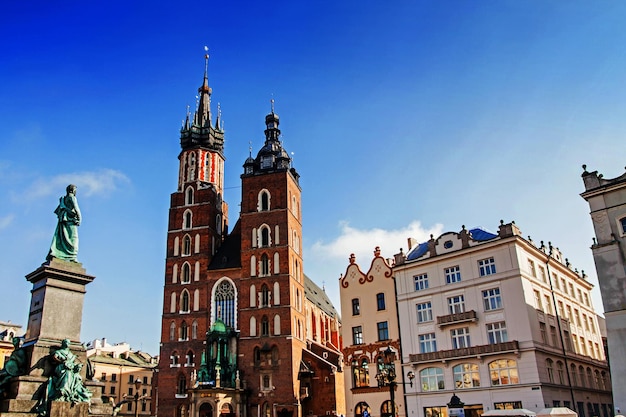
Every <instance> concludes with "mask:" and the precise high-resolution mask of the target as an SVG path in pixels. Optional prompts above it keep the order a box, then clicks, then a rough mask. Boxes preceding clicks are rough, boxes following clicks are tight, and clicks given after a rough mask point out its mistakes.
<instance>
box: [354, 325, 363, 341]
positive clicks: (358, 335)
mask: <svg viewBox="0 0 626 417" xmlns="http://www.w3.org/2000/svg"><path fill="white" fill-rule="evenodd" d="M352 344H353V345H362V344H363V327H361V326H356V327H353V328H352Z"/></svg>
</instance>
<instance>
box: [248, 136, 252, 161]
mask: <svg viewBox="0 0 626 417" xmlns="http://www.w3.org/2000/svg"><path fill="white" fill-rule="evenodd" d="M248 151H249V152H250V158H252V141H251V140H250V141H248Z"/></svg>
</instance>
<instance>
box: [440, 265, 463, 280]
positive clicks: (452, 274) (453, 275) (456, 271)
mask: <svg viewBox="0 0 626 417" xmlns="http://www.w3.org/2000/svg"><path fill="white" fill-rule="evenodd" d="M444 272H445V274H446V284H452V283H454V282H460V281H461V268H459V266H458V265H457V266H451V267H450V268H445V269H444Z"/></svg>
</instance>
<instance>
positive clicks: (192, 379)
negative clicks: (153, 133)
mask: <svg viewBox="0 0 626 417" xmlns="http://www.w3.org/2000/svg"><path fill="white" fill-rule="evenodd" d="M205 59H207V60H208V56H207V57H206V58H205ZM207 67H208V65H207V66H205V74H204V81H203V84H202V86H201V87H200V88H199V90H198V91H199V101H198V106H197V109H196V111H195V114H194V116H193V117H191V115H190V114H188V115H187V118H186V121H185V122H184V124H183V127H182V129H181V136H180V144H181V153H180V155H179V160H180V168H179V174H178V188H177V190H176V192H174V193H173V194H172V196H171V204H170V212H169V225H168V235H167V256H166V271H165V286H164V301H163V316H162V327H161V352H160V362H159V369H158V376H157V378H156V388H155V390H154V392H153V394H152V395H153V398H155V399H156V402H157V407H158V409H157V410H155V411H157V412H158V415H159V416H166V417H235V416H236V417H240V416H241V417H302V416H307V415H320V414H324V415H326V414H345V407H344V400H343V391H342V389H343V371H342V357H341V346H340V345H341V340H340V321H339V315H338V314H337V312H336V310H335V309H334V307H333V306H332V304H331V303H330V301H329V300H328V297H326V295H325V292H324V290H323V289H321V288H319V287H318V286H317V285H315V284H314V283H313V282H312V281H311V280H310V279H309V278H307V277H306V276H305V275H304V272H303V257H302V244H301V242H302V223H301V218H302V216H301V189H300V186H299V175H298V173H297V171H296V170H295V168H293V167H292V161H291V158H290V156H289V154H288V153H287V151H286V150H285V149H284V148H283V146H282V143H281V141H280V130H279V128H278V125H279V117H278V115H277V114H276V113H275V112H274V105H273V102H272V108H271V112H270V114H268V115H267V116H266V117H265V127H266V129H265V142H264V145H263V146H262V147H261V149H260V150H259V151H258V153H257V156H256V157H252V154H251V155H250V157H249V158H248V159H246V161H245V162H244V164H243V174H242V175H241V186H242V193H241V213H240V218H239V219H238V221H237V223H236V224H235V226H234V227H233V228H232V230H231V231H230V232H229V231H228V206H227V205H226V203H225V202H224V201H223V200H222V195H223V188H224V185H223V181H224V178H223V173H224V160H225V158H224V132H223V129H222V128H221V126H220V122H219V117H220V116H219V114H218V117H217V118H216V120H215V123H213V122H212V117H211V103H210V99H211V88H210V87H209V85H208V74H207V69H206V68H207ZM316 393H317V396H316Z"/></svg>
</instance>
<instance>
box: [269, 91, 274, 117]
mask: <svg viewBox="0 0 626 417" xmlns="http://www.w3.org/2000/svg"><path fill="white" fill-rule="evenodd" d="M270 103H271V106H272V114H274V93H272V99H271V100H270Z"/></svg>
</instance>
